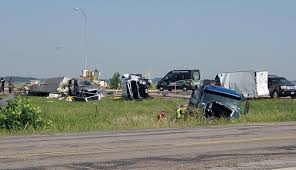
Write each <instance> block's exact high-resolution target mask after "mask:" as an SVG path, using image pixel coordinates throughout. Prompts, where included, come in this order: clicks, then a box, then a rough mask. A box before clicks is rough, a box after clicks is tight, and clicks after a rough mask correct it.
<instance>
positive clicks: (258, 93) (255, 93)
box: [215, 71, 269, 98]
mask: <svg viewBox="0 0 296 170" xmlns="http://www.w3.org/2000/svg"><path fill="white" fill-rule="evenodd" d="M215 81H216V83H217V84H218V85H221V86H223V87H225V88H228V89H233V90H236V91H238V92H240V93H241V94H243V96H244V97H245V98H261V97H268V96H269V90H268V71H237V72H225V73H219V74H217V76H216V78H215Z"/></svg>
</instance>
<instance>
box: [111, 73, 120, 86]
mask: <svg viewBox="0 0 296 170" xmlns="http://www.w3.org/2000/svg"><path fill="white" fill-rule="evenodd" d="M120 83H121V80H120V74H119V73H118V72H116V73H114V74H113V76H112V78H111V79H110V88H111V89H116V88H118V85H119V84H120Z"/></svg>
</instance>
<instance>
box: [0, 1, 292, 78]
mask: <svg viewBox="0 0 296 170" xmlns="http://www.w3.org/2000/svg"><path fill="white" fill-rule="evenodd" d="M295 7H296V1H294V0H248V1H246V0H223V1H221V0H121V1H120V0H50V1H46V0H26V1H23V0H2V1H0V75H2V76H26V77H37V78H46V77H57V76H67V77H78V76H80V74H81V70H82V69H83V58H84V57H85V58H86V67H87V68H88V69H99V70H100V71H101V78H104V79H106V78H110V77H111V76H112V75H113V74H114V72H119V73H120V74H124V73H143V74H148V73H150V75H151V77H152V78H153V77H163V76H164V75H165V74H166V73H167V72H169V71H170V70H173V69H200V71H201V76H202V78H209V79H213V78H214V76H215V75H216V74H217V73H220V72H231V71H245V70H259V71H261V70H267V71H269V73H270V74H276V75H280V76H285V77H286V78H288V79H290V80H295V79H296V75H295V68H296V66H295V65H296V57H295V56H296V48H295V47H296V46H295V45H296V32H295V31H296V10H295ZM73 8H80V9H82V10H83V11H84V12H85V13H86V17H87V24H86V33H87V36H86V47H85V41H84V40H85V37H84V35H85V34H84V31H85V30H84V17H83V15H82V13H80V12H79V11H77V10H76V11H75V10H73Z"/></svg>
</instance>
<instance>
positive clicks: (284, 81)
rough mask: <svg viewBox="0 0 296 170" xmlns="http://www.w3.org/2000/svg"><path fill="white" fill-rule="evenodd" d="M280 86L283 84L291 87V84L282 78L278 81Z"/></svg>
mask: <svg viewBox="0 0 296 170" xmlns="http://www.w3.org/2000/svg"><path fill="white" fill-rule="evenodd" d="M278 82H279V84H283V85H290V84H291V83H290V82H289V81H288V80H287V79H285V78H281V79H279V80H278Z"/></svg>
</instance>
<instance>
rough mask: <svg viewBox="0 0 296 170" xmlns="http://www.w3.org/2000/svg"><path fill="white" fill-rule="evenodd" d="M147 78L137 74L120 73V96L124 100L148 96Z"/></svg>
mask: <svg viewBox="0 0 296 170" xmlns="http://www.w3.org/2000/svg"><path fill="white" fill-rule="evenodd" d="M149 83H150V82H149V81H148V79H145V78H143V77H142V76H139V75H138V74H137V75H135V74H124V75H122V82H121V86H122V97H123V98H124V99H125V100H133V99H138V100H141V99H144V98H148V97H149V93H148V86H149Z"/></svg>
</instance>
